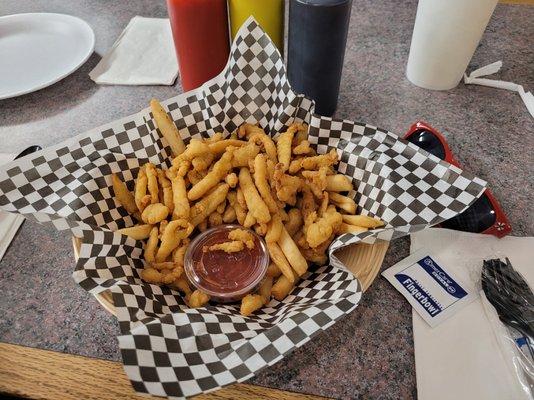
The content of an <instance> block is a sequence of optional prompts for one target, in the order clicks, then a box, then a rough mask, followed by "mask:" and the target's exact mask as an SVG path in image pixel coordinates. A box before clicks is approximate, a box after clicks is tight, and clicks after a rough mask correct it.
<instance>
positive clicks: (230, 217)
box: [222, 204, 237, 224]
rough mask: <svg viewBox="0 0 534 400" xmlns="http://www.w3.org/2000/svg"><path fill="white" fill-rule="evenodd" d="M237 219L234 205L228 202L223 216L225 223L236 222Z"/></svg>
mask: <svg viewBox="0 0 534 400" xmlns="http://www.w3.org/2000/svg"><path fill="white" fill-rule="evenodd" d="M236 219H237V215H236V212H235V208H234V207H232V206H231V205H230V204H228V205H227V206H226V209H225V210H224V213H223V216H222V220H223V222H224V223H225V224H230V223H232V222H235V220H236Z"/></svg>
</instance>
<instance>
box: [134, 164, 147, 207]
mask: <svg viewBox="0 0 534 400" xmlns="http://www.w3.org/2000/svg"><path fill="white" fill-rule="evenodd" d="M147 185H148V178H147V176H146V171H145V167H144V166H143V167H141V168H140V169H139V173H138V174H137V181H136V182H135V188H134V199H135V204H136V206H137V209H138V210H139V211H140V212H143V210H144V209H145V207H146V206H147V203H146V200H145V198H146V193H147V190H148V186H147ZM149 201H150V200H149Z"/></svg>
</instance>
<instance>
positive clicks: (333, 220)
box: [306, 207, 343, 248]
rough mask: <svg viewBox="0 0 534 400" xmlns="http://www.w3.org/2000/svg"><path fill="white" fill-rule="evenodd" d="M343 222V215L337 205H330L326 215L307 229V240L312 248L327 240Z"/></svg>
mask: <svg viewBox="0 0 534 400" xmlns="http://www.w3.org/2000/svg"><path fill="white" fill-rule="evenodd" d="M342 222H343V217H342V216H341V214H340V213H338V212H337V211H336V209H335V207H329V208H328V209H327V210H326V212H325V213H324V215H323V216H322V217H320V218H318V219H317V220H316V221H315V222H314V223H312V224H310V225H309V226H308V227H307V229H306V241H307V242H308V244H309V245H310V247H311V248H314V247H317V246H319V245H320V244H321V243H323V242H324V241H325V240H327V239H328V238H329V237H330V236H331V235H332V233H334V231H336V229H337V228H338V227H339V226H340V225H341V223H342Z"/></svg>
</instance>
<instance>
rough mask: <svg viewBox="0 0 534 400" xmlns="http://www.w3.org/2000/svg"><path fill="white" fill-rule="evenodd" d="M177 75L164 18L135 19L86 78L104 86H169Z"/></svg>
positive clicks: (166, 23) (168, 25) (174, 57)
mask: <svg viewBox="0 0 534 400" xmlns="http://www.w3.org/2000/svg"><path fill="white" fill-rule="evenodd" d="M177 76H178V62H177V61H176V54H175V52H174V46H173V39H172V32H171V26H170V24H169V20H168V19H167V18H144V17H139V16H135V17H133V18H132V19H131V21H130V22H129V23H128V25H127V26H126V28H125V29H124V31H122V33H121V35H120V36H119V38H118V39H117V41H116V42H115V43H114V44H113V47H112V48H111V50H110V51H109V52H108V53H107V54H106V55H104V57H102V59H101V60H100V62H99V63H98V64H97V66H96V67H95V68H94V69H93V70H92V71H91V72H90V73H89V77H90V78H91V79H92V80H93V81H95V82H96V83H99V84H106V85H172V84H173V83H174V81H175V80H176V77H177Z"/></svg>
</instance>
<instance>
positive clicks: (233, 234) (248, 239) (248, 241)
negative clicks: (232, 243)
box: [228, 228, 254, 249]
mask: <svg viewBox="0 0 534 400" xmlns="http://www.w3.org/2000/svg"><path fill="white" fill-rule="evenodd" d="M228 239H230V240H239V241H241V242H243V243H244V244H245V245H246V246H247V248H248V249H253V248H254V235H253V234H252V233H250V232H249V231H247V230H246V229H239V228H236V229H232V230H231V231H230V232H228Z"/></svg>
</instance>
